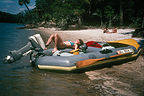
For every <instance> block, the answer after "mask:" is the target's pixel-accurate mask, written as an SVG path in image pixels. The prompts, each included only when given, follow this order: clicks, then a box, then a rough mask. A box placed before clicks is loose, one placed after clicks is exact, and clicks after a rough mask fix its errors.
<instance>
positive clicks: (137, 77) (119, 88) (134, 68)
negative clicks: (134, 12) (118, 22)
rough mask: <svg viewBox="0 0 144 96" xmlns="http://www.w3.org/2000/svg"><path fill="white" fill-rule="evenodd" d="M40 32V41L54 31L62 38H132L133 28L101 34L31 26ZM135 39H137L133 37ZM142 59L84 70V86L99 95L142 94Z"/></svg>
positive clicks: (96, 31) (132, 95) (143, 64)
mask: <svg viewBox="0 0 144 96" xmlns="http://www.w3.org/2000/svg"><path fill="white" fill-rule="evenodd" d="M35 30H38V31H40V33H41V35H42V37H43V39H44V41H45V42H46V40H47V39H48V37H49V35H50V34H53V33H58V34H59V35H60V36H62V38H63V39H64V40H76V39H78V38H81V39H83V40H84V42H87V41H91V40H93V41H113V40H121V39H128V38H132V34H130V33H131V32H132V31H134V29H118V32H117V33H112V34H108V33H103V30H102V29H88V30H75V31H71V30H70V31H58V30H55V28H51V29H50V28H43V27H40V28H38V29H35ZM135 39H138V38H135ZM143 62H144V58H143V57H142V56H140V57H139V58H138V59H137V60H135V61H131V62H128V63H124V64H121V65H114V66H112V67H110V68H102V69H97V70H94V71H89V72H85V74H86V75H87V76H88V78H89V80H90V81H89V82H87V86H88V89H89V90H93V91H92V92H95V93H96V94H99V96H142V95H143V94H144V90H143V89H144V63H143Z"/></svg>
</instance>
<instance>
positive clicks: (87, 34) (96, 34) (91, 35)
mask: <svg viewBox="0 0 144 96" xmlns="http://www.w3.org/2000/svg"><path fill="white" fill-rule="evenodd" d="M37 30H38V31H41V32H42V34H44V35H45V36H48V34H53V33H58V34H59V35H60V36H61V37H62V38H63V39H64V40H68V39H69V40H76V39H79V38H81V39H83V40H84V42H87V41H91V40H92V41H104V42H105V41H113V40H120V39H128V38H131V36H132V35H131V34H129V33H130V32H132V31H134V29H118V32H117V33H111V34H108V33H103V30H102V29H87V30H66V31H58V30H56V29H55V28H43V27H40V28H38V29H37ZM44 38H45V37H44Z"/></svg>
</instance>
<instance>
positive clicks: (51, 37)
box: [46, 35, 54, 46]
mask: <svg viewBox="0 0 144 96" xmlns="http://www.w3.org/2000/svg"><path fill="white" fill-rule="evenodd" d="M52 40H54V35H51V36H50V37H49V39H48V41H47V43H46V46H49V44H50V43H51V42H52Z"/></svg>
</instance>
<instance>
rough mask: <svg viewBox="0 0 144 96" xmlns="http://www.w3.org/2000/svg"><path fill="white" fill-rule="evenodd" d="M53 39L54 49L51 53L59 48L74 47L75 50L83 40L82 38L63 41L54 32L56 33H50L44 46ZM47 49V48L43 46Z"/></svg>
mask: <svg viewBox="0 0 144 96" xmlns="http://www.w3.org/2000/svg"><path fill="white" fill-rule="evenodd" d="M52 41H54V42H55V44H54V49H53V51H52V52H53V53H54V52H56V51H57V50H58V49H59V48H74V49H75V50H76V49H78V48H79V47H80V46H81V45H83V44H84V43H83V40H82V39H78V40H76V41H75V42H74V41H70V40H68V41H63V40H62V38H61V37H60V36H59V35H58V34H57V33H56V34H52V35H51V36H50V37H49V39H48V41H47V43H46V47H48V46H49V44H50V43H51V42H52ZM45 49H47V48H45Z"/></svg>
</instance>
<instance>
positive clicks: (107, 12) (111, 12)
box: [104, 5, 114, 27]
mask: <svg viewBox="0 0 144 96" xmlns="http://www.w3.org/2000/svg"><path fill="white" fill-rule="evenodd" d="M104 15H105V17H106V19H108V26H109V27H110V26H111V25H112V19H114V9H113V8H112V7H111V6H109V5H107V6H106V7H104Z"/></svg>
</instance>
